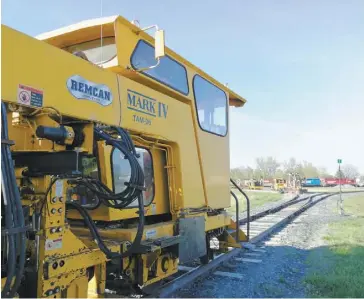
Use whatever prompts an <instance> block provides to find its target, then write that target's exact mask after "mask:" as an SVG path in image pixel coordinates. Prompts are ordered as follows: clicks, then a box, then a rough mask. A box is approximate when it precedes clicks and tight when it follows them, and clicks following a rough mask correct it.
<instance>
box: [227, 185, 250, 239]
mask: <svg viewBox="0 0 364 299" xmlns="http://www.w3.org/2000/svg"><path fill="white" fill-rule="evenodd" d="M230 182H231V183H232V184H233V185H234V187H235V188H236V189H238V190H239V191H240V193H241V194H243V195H244V197H245V199H246V205H247V211H246V214H247V223H246V233H247V238H248V241H249V235H250V200H249V197H248V195H247V194H246V193H245V192H244V191H243V190H242V189H241V188H240V187H239V186H238V184H237V183H236V182H235V181H234V180H233V179H232V178H230ZM231 193H232V194H234V193H233V192H232V191H231ZM234 195H235V194H234ZM234 195H233V196H234ZM235 196H236V195H235ZM235 196H234V198H235ZM235 200H237V198H236V199H235ZM238 213H239V212H237V214H238ZM236 223H237V227H239V217H237V221H236ZM237 234H238V232H237Z"/></svg>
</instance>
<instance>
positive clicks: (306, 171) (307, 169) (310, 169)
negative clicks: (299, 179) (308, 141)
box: [302, 161, 319, 178]
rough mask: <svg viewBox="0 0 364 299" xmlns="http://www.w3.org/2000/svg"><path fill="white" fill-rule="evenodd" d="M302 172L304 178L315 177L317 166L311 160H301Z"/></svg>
mask: <svg viewBox="0 0 364 299" xmlns="http://www.w3.org/2000/svg"><path fill="white" fill-rule="evenodd" d="M302 172H303V176H304V177H306V178H317V177H318V176H319V172H318V170H317V168H316V167H315V166H313V165H312V163H311V162H307V161H303V164H302Z"/></svg>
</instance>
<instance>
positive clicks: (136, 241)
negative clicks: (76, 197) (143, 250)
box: [67, 195, 144, 259]
mask: <svg viewBox="0 0 364 299" xmlns="http://www.w3.org/2000/svg"><path fill="white" fill-rule="evenodd" d="M67 205H68V206H69V207H71V208H74V209H76V210H77V211H78V212H79V213H80V214H81V216H82V217H83V219H84V220H85V224H86V225H87V227H88V228H89V230H90V233H91V235H92V237H93V238H94V240H95V242H96V244H97V245H98V246H99V248H100V250H101V251H102V252H103V253H104V254H105V255H106V256H107V258H109V259H114V258H125V257H127V256H130V255H131V254H132V253H133V252H135V250H136V249H137V247H138V246H139V245H140V242H141V240H142V237H143V230H144V202H143V197H142V195H140V196H139V197H138V205H139V210H141V211H142V212H141V213H140V212H139V222H138V228H137V233H136V235H135V238H134V241H133V243H132V245H131V246H130V247H129V248H128V249H127V251H125V252H123V253H121V254H119V253H116V252H112V251H110V250H109V249H108V248H107V246H106V245H105V243H104V241H103V240H102V238H101V236H100V234H99V232H98V230H97V227H96V225H95V223H94V222H93V220H92V218H91V217H90V215H89V214H88V212H87V210H86V209H85V208H83V207H82V206H81V205H80V204H78V203H75V202H68V203H67Z"/></svg>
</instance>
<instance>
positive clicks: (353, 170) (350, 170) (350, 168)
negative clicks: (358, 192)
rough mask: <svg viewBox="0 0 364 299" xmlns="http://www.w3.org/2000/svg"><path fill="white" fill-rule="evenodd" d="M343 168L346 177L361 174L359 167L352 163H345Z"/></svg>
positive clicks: (354, 177) (355, 176) (353, 177)
mask: <svg viewBox="0 0 364 299" xmlns="http://www.w3.org/2000/svg"><path fill="white" fill-rule="evenodd" d="M341 170H342V172H343V174H344V177H345V178H348V179H356V178H357V177H358V176H359V175H360V173H359V170H358V168H357V167H356V166H354V165H352V164H344V165H343V166H342V167H341Z"/></svg>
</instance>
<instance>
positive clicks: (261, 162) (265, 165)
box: [256, 157, 279, 178]
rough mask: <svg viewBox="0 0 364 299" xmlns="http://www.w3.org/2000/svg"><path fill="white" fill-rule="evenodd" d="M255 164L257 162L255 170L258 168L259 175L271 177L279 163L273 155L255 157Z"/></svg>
mask: <svg viewBox="0 0 364 299" xmlns="http://www.w3.org/2000/svg"><path fill="white" fill-rule="evenodd" d="M256 164H257V169H256V170H258V171H259V174H261V176H263V177H264V178H273V176H274V175H275V173H276V172H277V169H278V167H279V163H278V162H277V160H276V159H275V158H273V157H266V158H264V157H260V158H257V159H256ZM257 173H258V172H257Z"/></svg>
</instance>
